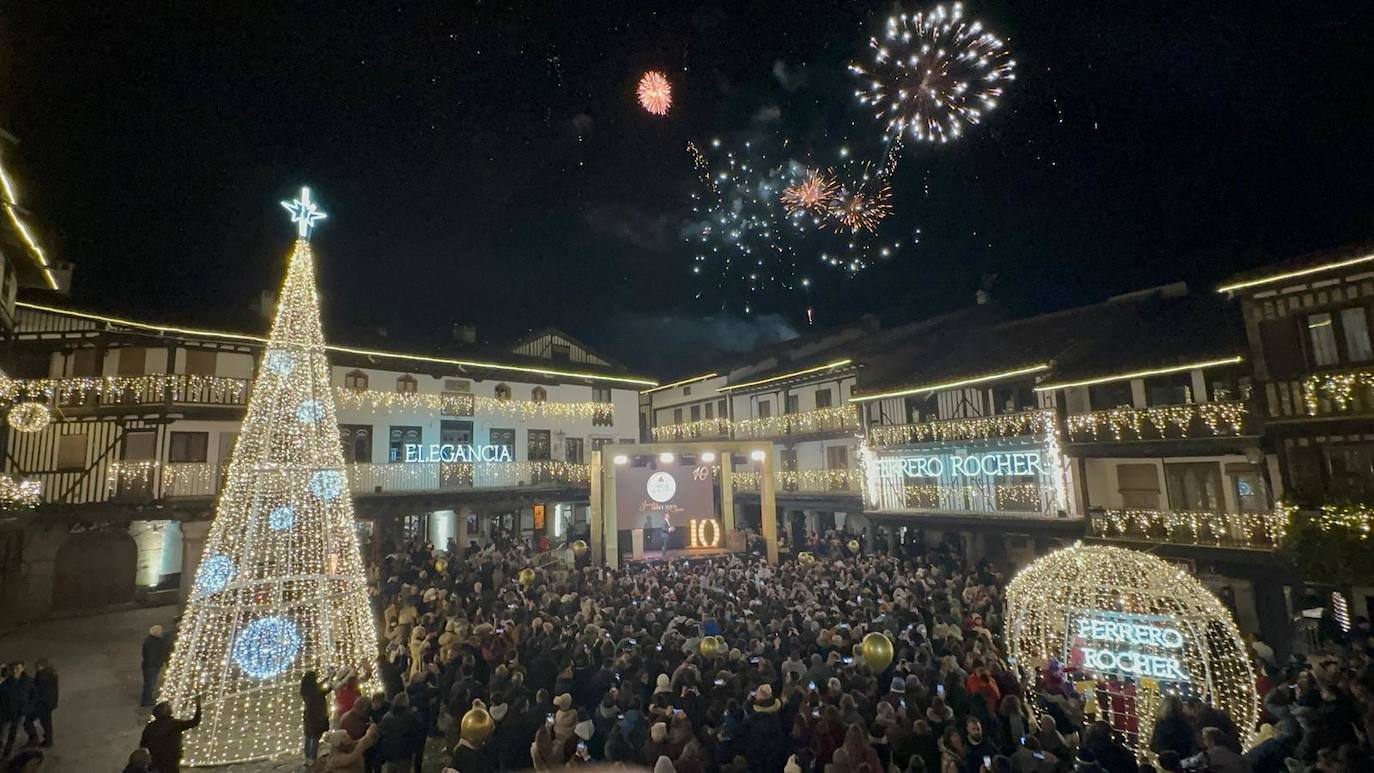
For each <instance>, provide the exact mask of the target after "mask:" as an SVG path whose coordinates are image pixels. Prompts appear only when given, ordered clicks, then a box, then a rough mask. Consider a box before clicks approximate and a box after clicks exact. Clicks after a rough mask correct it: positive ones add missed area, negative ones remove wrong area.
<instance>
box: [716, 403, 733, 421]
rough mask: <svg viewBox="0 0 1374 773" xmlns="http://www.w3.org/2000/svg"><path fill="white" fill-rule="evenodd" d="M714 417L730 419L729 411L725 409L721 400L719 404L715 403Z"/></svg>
mask: <svg viewBox="0 0 1374 773" xmlns="http://www.w3.org/2000/svg"><path fill="white" fill-rule="evenodd" d="M716 415H717V416H719V417H721V418H722V419H728V418H730V410H729V409H728V408H726V407H725V401H724V400H721V401H720V402H718V403H716Z"/></svg>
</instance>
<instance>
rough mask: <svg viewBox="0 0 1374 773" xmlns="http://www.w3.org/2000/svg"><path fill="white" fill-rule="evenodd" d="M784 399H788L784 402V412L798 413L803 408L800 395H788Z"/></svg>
mask: <svg viewBox="0 0 1374 773" xmlns="http://www.w3.org/2000/svg"><path fill="white" fill-rule="evenodd" d="M784 400H786V402H784V403H783V412H784V413H797V412H798V411H800V410H801V396H800V395H787V396H786V397H785V398H784Z"/></svg>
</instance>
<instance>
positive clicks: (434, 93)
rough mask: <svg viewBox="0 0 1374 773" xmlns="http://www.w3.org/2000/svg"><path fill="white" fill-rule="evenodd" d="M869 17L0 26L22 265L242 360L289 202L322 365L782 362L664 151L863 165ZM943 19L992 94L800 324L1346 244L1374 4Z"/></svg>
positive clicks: (612, 2)
mask: <svg viewBox="0 0 1374 773" xmlns="http://www.w3.org/2000/svg"><path fill="white" fill-rule="evenodd" d="M1228 6H1234V7H1228ZM922 7H926V6H920V5H915V4H908V5H906V6H905V9H906V10H912V11H914V10H917V9H919V8H922ZM897 8H898V6H892V5H886V4H872V5H870V4H865V3H858V2H853V1H852V0H845V1H843V2H839V1H835V0H831V1H830V2H796V1H795V0H793V1H789V2H765V1H762V0H756V1H748V0H736V1H735V2H728V3H711V2H673V3H649V2H619V1H617V0H597V1H596V2H591V1H586V2H578V3H574V2H567V1H566V0H564V1H563V2H552V3H549V2H541V3H514V4H512V3H492V2H481V0H478V1H477V2H446V3H399V4H373V3H355V2H334V3H284V2H283V3H251V4H250V3H172V2H144V3H133V2H31V3H11V4H9V5H8V6H7V7H6V9H5V11H4V14H3V15H2V16H0V24H3V28H2V29H0V44H3V50H4V51H5V52H6V55H5V56H4V57H3V58H2V59H0V79H2V81H0V82H3V83H4V84H5V88H4V89H3V91H0V126H2V127H3V128H6V129H7V130H9V131H10V132H12V133H13V134H15V135H17V136H18V137H19V139H20V141H21V142H20V145H19V146H18V147H8V146H6V147H5V148H4V150H5V152H6V155H7V157H6V163H7V165H8V166H9V168H10V169H11V171H12V173H14V175H15V176H16V178H17V180H18V183H19V185H20V192H21V198H22V201H23V203H24V204H25V205H26V206H27V207H28V208H29V209H31V210H32V212H33V219H34V222H35V223H36V224H38V225H39V226H40V228H41V232H42V234H43V236H44V239H45V241H46V242H47V244H48V247H49V251H50V253H51V254H52V255H53V257H55V258H56V259H58V260H66V261H71V262H74V263H76V264H77V269H76V278H75V282H74V287H73V291H72V297H71V299H70V301H69V302H70V303H72V304H73V305H76V306H79V307H82V308H88V309H94V310H101V311H106V312H112V313H120V314H129V315H135V316H137V317H139V318H143V319H152V320H170V321H178V322H186V323H197V324H211V325H232V326H234V327H238V328H253V327H256V328H258V329H261V323H259V322H256V321H254V320H252V319H250V318H249V317H248V315H247V312H246V311H245V309H246V308H248V306H249V305H250V303H251V302H252V301H253V300H254V298H255V297H256V296H257V295H258V293H260V292H261V291H263V290H268V289H275V287H276V286H277V284H278V283H279V281H280V279H281V275H282V271H283V269H284V256H285V255H286V253H287V250H288V248H289V241H290V239H291V235H292V232H291V230H290V226H289V224H288V222H287V219H286V216H285V213H284V212H283V211H282V210H281V208H280V206H279V205H278V203H277V202H278V201H279V200H281V199H283V198H289V197H291V196H292V195H293V194H294V190H295V188H296V187H297V186H299V185H300V184H302V183H308V184H310V185H311V186H312V187H313V188H314V189H315V191H316V196H317V198H318V199H319V200H320V202H321V203H322V205H323V206H324V208H325V209H326V210H328V212H329V213H330V219H329V220H328V221H326V224H325V225H323V226H322V227H321V228H320V229H319V231H318V232H317V235H316V237H315V243H316V245H317V254H318V255H319V259H320V282H321V287H322V291H323V295H324V304H325V312H326V324H327V325H328V326H329V327H328V330H329V332H330V333H331V335H332V337H334V338H336V339H338V340H361V338H362V337H363V336H364V331H365V330H366V329H375V328H377V327H380V326H386V327H387V328H388V330H389V331H390V335H391V336H392V337H393V338H396V339H397V343H396V346H397V347H398V348H415V347H407V346H405V345H404V344H406V343H411V342H415V343H418V342H420V341H422V340H425V339H428V338H430V337H431V336H432V334H434V333H435V332H437V331H442V330H445V329H447V327H448V325H449V323H451V322H475V323H476V324H477V325H478V326H479V329H480V330H481V331H482V333H483V335H484V337H487V338H510V337H514V336H516V335H518V334H520V333H523V332H525V331H527V330H529V329H532V328H537V327H541V326H543V325H548V324H554V325H558V326H560V327H563V328H565V329H567V330H568V331H569V332H572V333H573V334H574V335H577V336H580V337H583V338H585V339H587V340H588V341H589V342H591V343H593V344H599V345H603V346H605V347H607V348H608V349H609V350H610V353H611V354H613V355H616V356H620V357H621V358H623V359H624V360H626V361H627V362H629V363H630V364H631V365H633V366H636V367H639V368H643V369H650V370H652V371H653V372H655V373H657V374H659V375H664V376H667V375H674V374H676V373H680V372H683V371H685V370H689V369H690V368H691V367H692V366H694V364H695V362H697V361H700V360H702V359H704V358H707V357H709V352H708V351H707V349H708V348H710V347H724V348H735V349H738V348H740V347H743V346H747V345H749V344H752V343H754V342H756V341H758V340H761V339H766V338H767V337H768V336H775V335H778V334H786V333H787V331H789V330H792V329H795V330H804V329H805V318H804V312H805V309H806V306H807V302H806V298H805V296H804V295H802V294H801V293H799V292H793V291H785V290H781V289H778V288H772V289H769V290H766V291H763V292H761V293H759V294H757V295H756V296H755V297H753V298H751V299H749V303H750V307H751V310H752V312H753V313H752V314H750V315H745V314H744V313H743V308H742V306H743V302H742V293H743V287H742V286H741V285H739V284H738V283H727V286H726V288H725V289H724V290H722V288H721V287H719V286H718V284H717V283H716V282H715V281H705V282H703V281H700V277H694V276H693V275H692V274H691V273H690V270H691V266H692V262H693V261H692V256H693V255H694V254H695V252H696V250H695V249H694V247H693V245H691V244H689V243H688V242H687V241H685V240H684V238H683V232H684V229H685V228H687V227H688V224H689V223H690V222H691V219H692V215H691V212H690V210H689V194H690V193H691V192H692V191H693V190H697V189H698V187H699V184H698V181H697V178H696V176H695V175H694V173H693V170H692V165H691V160H690V158H689V157H688V155H687V153H686V152H685V146H686V143H687V142H688V140H696V141H697V142H699V143H706V142H708V141H709V140H710V139H711V138H713V137H719V138H721V139H722V140H723V141H724V142H725V143H727V144H738V143H743V142H745V141H749V142H751V143H757V144H758V146H759V147H763V146H769V147H779V148H783V142H784V141H786V146H785V148H783V149H782V150H781V151H780V152H781V153H782V154H783V156H784V157H787V158H795V159H800V160H804V161H812V162H815V161H823V160H826V159H832V158H834V157H835V153H836V152H837V149H838V148H839V147H840V146H846V147H849V148H851V149H852V152H854V153H857V154H860V155H862V156H865V157H872V158H874V159H875V160H879V157H880V155H881V149H880V145H879V140H880V132H881V129H880V126H879V125H878V124H877V123H876V122H874V121H873V120H872V119H871V118H870V116H869V115H868V113H866V112H864V111H863V110H862V109H860V107H859V106H858V105H857V104H856V103H855V100H854V98H853V90H854V86H855V84H854V79H853V78H852V77H851V76H850V74H849V73H848V72H846V70H845V65H846V64H847V63H848V62H849V61H851V60H860V61H863V60H866V58H867V48H866V43H867V40H868V38H869V36H870V35H873V34H877V33H878V32H879V31H880V30H881V27H882V23H883V20H884V19H885V17H886V16H887V14H888V13H889V12H891V11H893V10H894V9H897ZM966 9H967V12H968V13H969V15H971V16H975V17H977V18H980V19H982V20H983V21H984V22H985V24H987V25H988V26H989V27H990V28H991V29H993V30H995V31H997V32H998V33H999V34H1000V35H1001V36H1002V37H1003V38H1005V39H1006V40H1007V42H1008V44H1009V46H1010V48H1011V50H1012V52H1013V54H1014V58H1015V59H1016V62H1017V70H1016V71H1017V80H1016V81H1015V82H1014V83H1012V84H1010V87H1009V89H1008V93H1007V95H1006V97H1005V98H1004V100H1003V102H1002V105H1001V106H1000V107H999V108H998V109H997V110H996V111H994V112H993V113H991V114H990V115H989V116H988V117H987V120H986V121H985V122H984V123H983V124H982V125H981V126H978V127H975V128H973V129H972V130H971V131H969V132H968V134H967V135H966V136H965V137H964V138H963V139H961V140H960V141H959V142H957V143H955V144H951V145H946V146H930V145H922V146H914V145H911V144H908V145H907V147H906V148H905V150H904V152H903V155H902V157H901V161H900V164H899V166H898V169H897V172H896V174H895V176H894V179H893V189H894V193H895V196H894V204H895V214H894V215H893V216H892V217H891V218H889V219H888V221H885V222H884V224H883V229H884V232H885V233H887V234H890V235H891V237H890V238H892V239H894V240H898V241H901V242H902V243H903V246H902V248H901V249H900V251H899V253H898V256H897V257H895V258H893V259H891V260H889V261H887V262H884V263H881V264H879V265H875V266H873V267H870V268H868V269H867V270H865V271H863V272H860V273H859V274H858V275H856V276H854V277H852V278H851V277H849V276H847V275H846V274H845V273H844V272H842V271H839V270H836V269H829V268H826V267H823V266H821V265H820V264H819V261H815V259H816V254H817V250H818V248H817V247H816V246H815V245H814V244H812V243H811V242H809V241H807V240H802V241H801V242H799V243H798V246H797V255H798V260H799V262H800V264H801V265H800V268H799V269H798V271H797V272H795V274H794V275H795V276H803V275H804V276H806V277H807V278H809V279H810V280H811V285H812V288H811V289H812V303H813V304H814V306H815V308H816V311H817V314H818V321H819V324H822V325H826V324H835V323H838V322H842V321H845V320H848V319H852V318H854V317H856V316H858V315H860V314H863V313H873V314H876V315H878V316H879V317H881V318H883V319H884V320H888V321H900V320H906V319H912V318H918V317H922V316H928V315H931V314H935V313H939V312H942V311H947V310H950V309H952V308H956V307H960V306H963V305H967V304H968V303H971V302H972V300H973V292H974V290H975V289H977V287H978V286H979V284H980V281H983V278H984V277H985V276H987V275H990V274H996V275H997V278H996V281H995V283H994V284H992V293H993V295H994V297H995V298H996V299H997V300H998V301H999V302H1001V303H1003V304H1005V305H1006V306H1007V307H1008V308H1009V309H1010V310H1011V311H1012V312H1013V313H1030V312H1035V311H1043V310H1049V309H1055V308H1062V307H1065V306H1070V305H1076V304H1082V303H1088V302H1093V301H1097V300H1101V299H1103V298H1105V297H1107V296H1109V295H1111V294H1114V293H1119V292H1125V291H1130V290H1135V289H1140V288H1143V287H1148V286H1152V285H1157V284H1162V283H1166V282H1172V281H1177V280H1188V281H1189V282H1190V283H1191V284H1192V285H1193V286H1194V288H1196V289H1199V290H1203V289H1209V288H1210V286H1211V285H1212V284H1213V283H1214V282H1215V281H1216V280H1217V279H1219V278H1221V277H1223V276H1225V275H1227V274H1228V273H1231V272H1234V271H1238V270H1243V269H1248V268H1251V267H1253V266H1255V265H1258V264H1260V263H1263V262H1266V261H1275V260H1281V259H1285V258H1289V257H1293V256H1295V255H1298V254H1300V253H1302V252H1306V251H1309V250H1314V249H1322V248H1326V247H1332V246H1337V245H1340V244H1343V243H1349V242H1354V241H1364V240H1368V239H1369V238H1370V237H1371V236H1374V87H1372V86H1371V85H1370V83H1371V73H1374V53H1371V52H1372V51H1374V47H1371V46H1370V45H1369V40H1370V39H1371V38H1372V37H1374V6H1371V5H1370V4H1368V3H1350V2H1311V3H1291V4H1290V3H1285V4H1281V5H1280V4H1269V3H1246V4H1239V3H1237V4H1228V3H1206V4H1204V3H1192V2H1184V3H1157V2H1150V3H1147V2H1072V3H1069V2H1057V1H1055V2H1024V1H1023V2H1008V1H1007V0H987V1H986V2H975V3H970V4H967V5H966ZM646 69H661V70H663V71H665V72H667V73H668V75H669V76H670V78H671V79H672V81H673V84H674V87H675V103H674V106H673V109H672V111H671V112H670V113H669V115H668V116H667V117H666V118H658V117H655V116H651V115H648V114H647V113H645V112H644V111H643V110H641V109H640V108H639V106H638V105H637V104H636V102H635V99H634V87H635V83H636V80H637V79H638V77H639V75H640V74H641V73H642V72H643V71H644V70H646ZM916 229H920V235H919V239H920V241H919V243H916V242H915V239H914V237H915V234H916ZM813 261H815V262H814V263H813ZM712 279H714V278H712ZM698 294H700V297H699V298H698V297H697V295H698ZM665 351H668V352H672V353H671V354H669V355H665V354H664V352H665Z"/></svg>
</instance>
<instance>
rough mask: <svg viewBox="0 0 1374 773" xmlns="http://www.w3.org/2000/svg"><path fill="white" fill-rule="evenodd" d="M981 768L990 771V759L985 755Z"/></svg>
mask: <svg viewBox="0 0 1374 773" xmlns="http://www.w3.org/2000/svg"><path fill="white" fill-rule="evenodd" d="M983 767H985V768H987V769H988V770H992V758H991V757H989V756H988V755H986V754H984V755H983Z"/></svg>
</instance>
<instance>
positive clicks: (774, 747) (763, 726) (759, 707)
mask: <svg viewBox="0 0 1374 773" xmlns="http://www.w3.org/2000/svg"><path fill="white" fill-rule="evenodd" d="M744 737H745V739H746V746H745V752H744V754H745V757H746V758H747V759H748V760H749V769H750V770H757V771H763V772H764V773H778V771H781V770H782V768H783V765H784V764H786V762H787V726H786V725H785V724H784V723H783V717H782V704H781V703H779V702H778V699H777V698H774V697H773V687H772V685H768V684H761V685H759V688H758V690H756V691H755V693H754V698H753V700H752V701H751V702H750V704H749V707H748V709H747V710H746V711H745V718H744Z"/></svg>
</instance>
